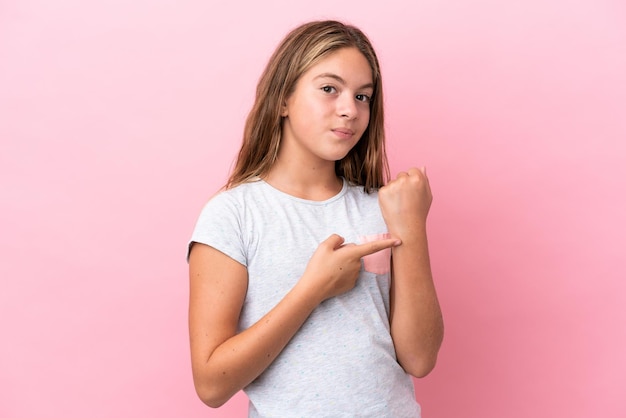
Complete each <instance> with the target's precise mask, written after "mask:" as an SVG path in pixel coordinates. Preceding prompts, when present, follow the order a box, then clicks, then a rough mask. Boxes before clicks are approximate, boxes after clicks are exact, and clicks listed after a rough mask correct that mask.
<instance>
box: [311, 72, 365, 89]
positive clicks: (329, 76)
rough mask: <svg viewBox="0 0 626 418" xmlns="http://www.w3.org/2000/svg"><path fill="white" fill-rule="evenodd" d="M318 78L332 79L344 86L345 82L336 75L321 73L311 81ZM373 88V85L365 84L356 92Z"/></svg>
mask: <svg viewBox="0 0 626 418" xmlns="http://www.w3.org/2000/svg"><path fill="white" fill-rule="evenodd" d="M318 78H332V79H334V80H337V81H338V82H339V83H341V84H342V85H346V80H344V79H343V78H341V77H339V76H338V75H337V74H333V73H322V74H320V75H318V76H316V77H315V78H314V79H313V80H317V79H318ZM373 88H374V83H367V84H363V85H362V86H361V87H359V88H358V90H362V89H373Z"/></svg>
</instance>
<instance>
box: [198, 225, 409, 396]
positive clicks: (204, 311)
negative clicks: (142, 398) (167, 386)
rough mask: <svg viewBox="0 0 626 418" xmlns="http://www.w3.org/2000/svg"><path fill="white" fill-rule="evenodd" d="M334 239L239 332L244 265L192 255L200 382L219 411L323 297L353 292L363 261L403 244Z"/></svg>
mask: <svg viewBox="0 0 626 418" xmlns="http://www.w3.org/2000/svg"><path fill="white" fill-rule="evenodd" d="M342 244H343V238H341V237H339V236H337V235H333V236H331V237H330V238H328V239H327V240H326V241H324V242H323V243H322V244H320V246H319V247H318V249H317V250H316V252H315V253H314V255H313V257H312V258H311V260H310V261H309V263H308V265H307V268H306V270H305V272H304V274H303V276H302V277H301V278H300V280H299V281H298V283H297V284H296V285H295V286H294V287H293V289H292V290H291V291H290V292H289V293H287V295H286V296H285V297H284V298H283V299H282V300H281V301H280V302H279V303H278V304H277V305H276V306H275V307H273V308H272V309H271V310H270V311H269V312H268V313H267V314H266V315H265V316H263V317H262V318H261V319H260V320H259V321H258V322H256V323H255V324H254V325H252V326H251V327H250V328H248V329H246V330H244V331H242V332H241V333H239V334H237V324H238V321H239V315H240V313H241V307H242V306H243V302H244V299H245V295H246V289H247V282H248V277H247V270H246V268H245V267H244V266H242V265H241V264H239V263H238V262H236V261H234V260H233V259H231V258H229V257H228V256H226V255H225V254H223V253H221V252H219V251H217V250H216V249H214V248H212V247H209V246H206V245H203V244H195V245H194V246H193V247H192V250H191V254H190V257H189V277H190V297H189V335H190V345H191V360H192V370H193V378H194V385H195V387H196V391H197V393H198V396H199V397H200V398H201V399H202V401H203V402H205V403H206V404H207V405H209V406H212V407H218V406H220V405H222V404H223V403H224V402H226V401H227V400H228V399H230V397H231V396H233V395H234V394H235V393H236V392H237V391H239V390H240V389H242V388H244V387H245V386H247V385H248V384H249V383H250V382H252V381H253V380H254V379H255V378H256V377H257V376H259V375H260V374H261V373H262V372H263V371H264V370H265V369H266V368H267V367H268V366H269V365H270V364H271V363H272V362H273V361H274V359H275V358H276V357H277V356H278V354H279V353H280V352H281V351H282V350H283V348H284V347H285V346H286V345H287V343H288V342H289V340H290V339H291V338H292V337H293V336H294V335H295V333H296V332H297V331H298V330H299V329H300V327H301V326H302V324H303V323H304V322H305V321H306V319H307V318H308V316H309V315H310V314H311V312H312V311H313V310H314V309H315V308H316V307H317V306H318V305H319V304H320V303H321V302H322V301H323V300H325V299H327V298H330V297H332V296H335V295H338V294H341V293H344V292H346V291H348V290H350V289H352V288H353V287H354V285H355V282H356V279H357V277H358V272H359V269H360V267H361V262H360V259H361V257H363V256H365V255H367V254H371V253H374V252H376V251H380V250H382V249H384V248H389V247H392V246H394V245H398V244H399V241H397V240H396V239H388V240H381V241H377V242H373V243H368V244H363V245H342Z"/></svg>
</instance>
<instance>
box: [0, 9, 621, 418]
mask: <svg viewBox="0 0 626 418" xmlns="http://www.w3.org/2000/svg"><path fill="white" fill-rule="evenodd" d="M310 3H311V4H310V5H303V3H301V2H294V1H287V0H271V1H265V2H252V1H251V2H249V3H247V4H245V5H244V4H242V3H241V2H236V1H231V2H211V1H209V2H205V1H173V0H171V1H166V0H150V1H147V0H135V1H130V2H126V1H117V0H106V1H105V0H102V1H90V2H85V1H78V0H58V1H43V0H20V1H10V0H9V1H3V2H2V3H0V139H1V142H0V147H1V148H0V202H1V206H0V210H1V215H2V216H1V217H0V252H1V254H2V255H1V264H0V277H1V279H2V280H1V285H0V286H1V287H0V310H1V311H0V330H1V333H2V343H1V344H0V416H2V417H7V418H22V417H65V418H78V417H81V418H83V417H96V418H97V417H157V418H158V417H231V416H242V415H243V414H244V413H245V412H244V411H245V410H246V400H245V397H244V396H243V395H238V396H237V397H235V398H234V399H233V400H232V401H230V402H229V403H228V404H227V405H226V406H224V407H223V408H221V409H219V410H210V409H208V408H207V407H205V406H204V405H203V404H201V402H200V401H199V400H198V399H197V398H196V395H195V393H194V391H193V386H192V381H191V373H190V361H189V352H188V341H187V328H186V327H187V324H186V315H187V314H186V309H187V290H188V289H187V265H186V263H185V246H186V241H187V239H188V237H189V235H190V233H191V229H192V228H193V225H194V222H195V220H196V216H197V215H198V213H199V211H200V208H201V206H202V205H203V203H204V202H205V201H206V200H207V199H208V197H209V196H210V195H211V194H212V193H213V192H214V191H215V190H216V189H217V188H218V187H219V186H221V185H222V183H223V182H224V180H225V178H226V174H227V172H228V170H229V168H230V166H231V164H232V161H233V159H234V156H235V153H236V151H237V149H238V146H239V142H240V137H241V131H242V126H243V121H244V118H245V116H246V114H247V112H248V110H249V108H250V106H251V103H252V97H253V92H254V87H255V85H256V81H257V79H258V77H259V75H260V72H261V70H262V68H263V66H264V65H265V63H266V61H267V59H268V57H269V55H270V54H271V52H272V51H273V49H274V47H275V46H276V44H277V43H278V42H279V40H280V39H281V38H282V37H283V36H284V35H285V34H286V32H287V31H288V30H289V29H291V28H293V27H294V26H296V25H297V24H299V23H302V22H304V21H308V20H311V19H316V18H339V19H342V20H346V21H349V22H352V23H354V24H356V25H358V26H360V27H362V28H363V29H364V30H365V31H366V32H367V33H368V34H369V36H370V37H371V39H372V41H373V42H374V44H375V47H376V48H377V50H378V53H379V56H380V59H381V62H382V68H383V75H384V80H385V88H386V101H387V115H388V132H389V153H390V156H391V163H392V167H393V171H394V172H397V171H398V170H401V169H405V168H408V167H409V166H412V165H426V166H427V167H428V171H429V174H430V177H431V183H432V187H433V190H434V194H435V201H434V203H433V208H432V214H431V217H430V240H431V246H432V262H433V269H434V272H435V274H436V279H437V286H438V290H439V293H440V298H441V303H442V306H443V309H444V314H445V319H446V337H445V342H444V345H443V348H442V351H441V356H440V360H439V364H438V366H437V368H436V369H435V371H434V372H433V373H432V374H431V375H430V376H428V377H427V378H425V379H423V380H420V381H418V382H417V383H416V392H417V397H418V399H419V401H420V403H421V404H422V406H423V411H424V416H425V417H438V418H448V417H450V418H452V417H481V418H501V417H507V418H522V417H524V418H525V417H529V416H533V417H568V418H573V417H592V416H593V417H623V416H626V406H624V403H623V395H624V390H625V388H626V355H625V352H626V351H625V348H626V347H625V346H626V344H625V342H626V303H625V302H626V300H625V297H624V292H625V291H626V284H625V283H624V279H625V278H626V274H625V273H626V268H625V267H624V258H625V257H624V254H623V253H624V249H625V248H626V239H625V238H624V236H625V235H626V210H625V209H624V193H625V192H626V187H624V186H625V183H626V182H625V179H626V164H625V163H626V110H625V108H626V6H624V4H625V3H624V2H623V1H621V0H620V1H618V0H616V1H608V0H579V1H565V0H548V1H544V0H541V1H540V0H526V1H523V2H522V1H512V2H506V1H499V0H498V1H496V0H490V1H488V0H478V1H467V2H458V1H450V0H447V1H445V0H444V1H434V0H425V1H420V2H409V1H398V0H386V1H384V2H380V3H379V4H374V3H373V2H372V3H371V4H367V5H366V4H364V2H362V1H357V0H344V1H340V2H337V1H335V0H320V1H316V2H310ZM218 4H219V6H218Z"/></svg>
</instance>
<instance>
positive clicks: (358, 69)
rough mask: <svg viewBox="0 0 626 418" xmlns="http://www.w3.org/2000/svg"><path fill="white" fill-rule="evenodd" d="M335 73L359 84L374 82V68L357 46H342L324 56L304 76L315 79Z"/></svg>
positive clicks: (347, 80) (349, 81)
mask: <svg viewBox="0 0 626 418" xmlns="http://www.w3.org/2000/svg"><path fill="white" fill-rule="evenodd" d="M329 74H333V75H336V76H338V77H340V78H341V79H343V80H345V81H346V82H348V83H350V84H352V83H354V84H358V85H365V84H372V83H373V75H372V68H371V66H370V64H369V62H368V61H367V58H365V55H363V54H362V53H361V51H359V50H358V49H356V48H352V47H350V48H341V49H338V50H336V51H333V52H331V53H330V54H328V55H326V56H324V57H323V58H321V59H320V60H319V61H317V62H316V63H315V64H314V65H313V66H311V68H309V69H308V70H307V71H306V72H305V73H304V74H303V75H302V77H303V78H309V79H315V78H317V77H320V76H324V75H329Z"/></svg>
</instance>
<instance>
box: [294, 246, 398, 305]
mask: <svg viewBox="0 0 626 418" xmlns="http://www.w3.org/2000/svg"><path fill="white" fill-rule="evenodd" d="M401 243H402V242H401V241H400V240H399V239H396V238H388V239H381V240H378V241H372V242H368V243H365V244H359V245H357V244H345V245H344V238H342V237H340V236H339V235H337V234H333V235H331V236H330V237H328V238H327V239H326V240H325V241H323V242H322V243H321V244H320V245H319V246H318V247H317V249H316V250H315V252H314V253H313V256H312V257H311V259H310V260H309V263H308V264H307V267H306V270H305V271H304V274H303V275H302V278H301V279H300V282H299V283H300V284H302V285H305V284H306V285H309V286H311V288H312V290H311V291H312V292H313V293H314V294H315V295H317V297H318V301H319V302H322V301H324V300H326V299H329V298H331V297H333V296H337V295H340V294H342V293H345V292H347V291H349V290H351V289H352V288H353V287H354V286H355V284H356V279H357V277H358V276H359V271H360V269H361V258H362V257H365V256H366V255H370V254H374V253H376V252H378V251H381V250H384V249H386V248H391V247H396V246H398V245H400V244H401Z"/></svg>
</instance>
